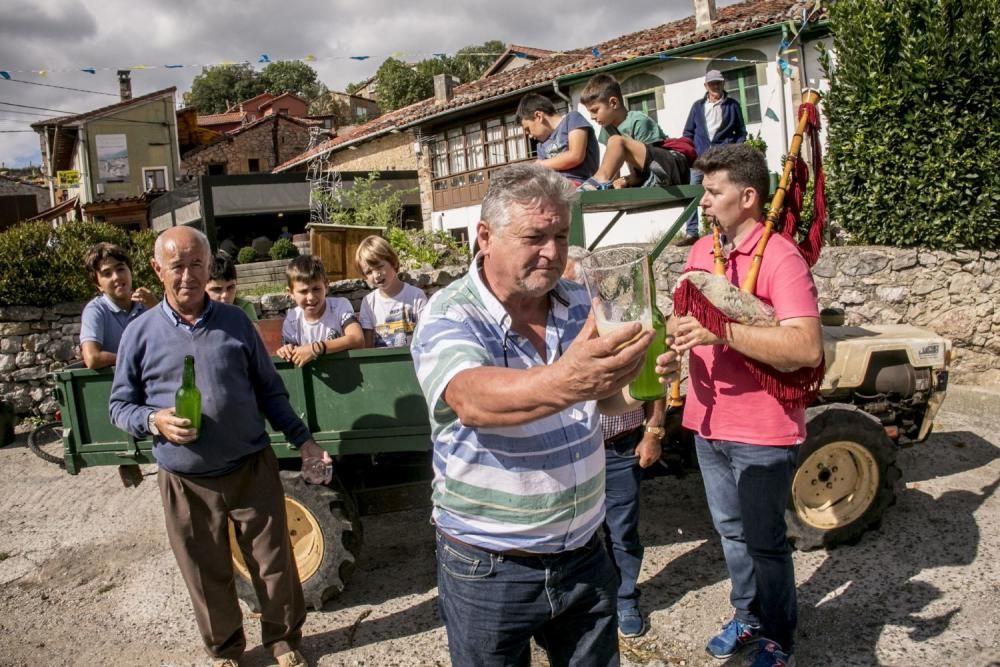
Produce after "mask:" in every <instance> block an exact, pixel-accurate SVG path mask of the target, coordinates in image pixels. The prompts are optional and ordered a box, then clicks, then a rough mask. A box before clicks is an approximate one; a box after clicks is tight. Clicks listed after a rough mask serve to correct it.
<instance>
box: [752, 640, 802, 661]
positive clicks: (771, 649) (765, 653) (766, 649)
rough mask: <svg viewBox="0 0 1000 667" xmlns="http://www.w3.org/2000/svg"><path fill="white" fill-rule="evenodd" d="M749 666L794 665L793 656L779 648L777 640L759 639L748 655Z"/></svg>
mask: <svg viewBox="0 0 1000 667" xmlns="http://www.w3.org/2000/svg"><path fill="white" fill-rule="evenodd" d="M750 658H751V662H750V663H749V665H750V667H794V665H795V658H793V657H792V655H791V654H790V653H785V652H784V651H782V650H781V646H780V645H778V643H777V642H773V641H771V640H770V639H761V640H760V641H759V642H757V647H756V649H754V652H753V654H752V655H751V656H750Z"/></svg>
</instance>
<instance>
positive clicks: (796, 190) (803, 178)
mask: <svg viewBox="0 0 1000 667" xmlns="http://www.w3.org/2000/svg"><path fill="white" fill-rule="evenodd" d="M818 102H819V93H817V92H816V91H814V90H807V91H806V92H805V95H804V97H803V102H802V104H800V105H799V112H798V119H799V120H798V125H797V127H796V130H795V136H794V137H793V139H792V144H791V147H790V148H789V151H788V155H787V156H786V158H785V164H784V169H783V172H782V175H781V180H780V182H779V184H778V188H777V190H776V191H775V193H774V196H773V197H772V199H771V206H770V209H769V211H768V214H767V218H766V221H765V223H764V231H763V233H762V234H761V237H760V240H759V241H758V243H757V246H756V248H755V249H754V254H753V258H752V260H751V265H750V270H749V271H748V272H747V276H746V278H745V279H744V281H743V284H742V285H741V286H740V287H739V288H737V287H736V286H735V285H733V284H732V283H731V282H730V281H729V279H728V278H727V277H726V276H725V268H726V260H725V258H724V257H723V253H722V244H721V238H720V230H719V225H718V224H713V226H712V227H713V229H712V236H713V242H714V244H713V256H714V263H713V271H712V272H711V273H709V272H707V271H689V272H687V273H685V274H684V275H682V276H681V277H680V279H679V280H678V283H677V287H676V289H675V290H674V315H692V316H693V317H694V318H695V319H697V320H698V322H700V323H701V325H702V326H703V327H705V328H706V329H708V330H709V331H711V332H712V333H714V334H715V335H716V336H718V337H719V338H722V339H725V338H726V333H727V332H726V329H727V327H728V325H729V324H731V323H738V324H745V325H748V326H758V327H771V326H778V320H777V318H776V317H775V314H774V309H773V308H771V306H769V305H768V304H766V303H764V302H763V301H761V300H760V299H758V298H757V297H756V296H754V290H755V288H756V285H757V276H758V275H759V274H760V267H761V263H762V261H763V259H764V249H765V248H766V247H767V242H768V239H770V237H771V235H772V234H773V233H774V230H775V228H776V227H777V223H778V220H779V218H781V219H782V226H781V228H780V231H779V233H780V234H782V235H784V236H785V237H787V238H788V239H789V240H790V241H792V243H795V245H796V246H798V248H799V251H800V252H801V253H802V256H803V257H804V258H805V260H806V262H808V264H809V266H812V265H813V264H815V263H816V260H818V259H819V253H820V247H821V245H822V241H823V224H824V221H825V219H826V200H825V196H824V185H825V182H824V177H823V163H822V155H821V153H820V140H819V112H818V110H817V108H816V104H817V103H818ZM806 134H808V135H809V138H810V148H811V150H810V153H811V156H810V157H811V159H812V173H813V178H814V188H813V214H812V219H811V220H810V223H809V227H808V230H806V231H805V233H804V236H803V239H802V241H801V242H798V241H797V240H796V235H797V232H798V230H799V227H800V218H801V215H802V203H803V199H804V196H805V191H806V188H807V186H808V183H809V171H810V169H809V165H807V164H806V162H805V161H804V160H802V159H800V158H799V152H800V150H801V148H802V142H803V140H804V137H805V135H806ZM743 360H744V363H745V364H746V368H747V371H748V372H749V373H750V375H751V376H752V377H753V378H754V379H755V380H757V382H759V383H760V385H761V387H762V388H763V389H764V391H766V392H767V393H768V394H770V395H771V396H773V397H774V398H776V399H777V400H778V401H779V402H780V403H782V404H783V405H785V406H786V407H789V408H796V407H803V406H806V405H809V404H810V403H812V402H813V400H815V398H816V396H817V394H818V393H819V388H820V385H821V384H822V382H823V374H824V372H825V368H824V364H820V365H819V366H818V367H817V368H798V369H788V370H786V369H779V368H775V367H773V366H770V365H768V364H765V363H763V362H760V361H757V360H755V359H750V358H749V357H746V356H744V357H743ZM670 398H671V400H670V404H671V405H678V404H679V403H680V402H681V401H680V381H675V382H674V383H673V386H672V387H671V397H670Z"/></svg>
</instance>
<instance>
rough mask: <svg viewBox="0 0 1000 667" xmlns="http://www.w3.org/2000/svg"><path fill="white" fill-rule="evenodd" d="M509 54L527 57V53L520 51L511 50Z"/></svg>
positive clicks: (516, 56)
mask: <svg viewBox="0 0 1000 667" xmlns="http://www.w3.org/2000/svg"><path fill="white" fill-rule="evenodd" d="M511 55H512V56H514V57H515V58H527V57H528V54H527V53H521V52H520V51H511Z"/></svg>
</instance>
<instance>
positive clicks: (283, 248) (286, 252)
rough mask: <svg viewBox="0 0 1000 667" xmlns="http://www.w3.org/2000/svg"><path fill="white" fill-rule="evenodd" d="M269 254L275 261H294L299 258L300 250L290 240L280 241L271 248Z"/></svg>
mask: <svg viewBox="0 0 1000 667" xmlns="http://www.w3.org/2000/svg"><path fill="white" fill-rule="evenodd" d="M268 254H269V255H271V259H273V260H279V259H292V258H294V257H298V256H299V248H298V246H297V245H295V244H294V243H292V242H291V241H289V240H288V239H278V240H277V241H275V242H274V245H272V246H271V250H270V252H269V253H268Z"/></svg>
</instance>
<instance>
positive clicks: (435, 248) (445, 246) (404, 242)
mask: <svg viewBox="0 0 1000 667" xmlns="http://www.w3.org/2000/svg"><path fill="white" fill-rule="evenodd" d="M386 240H387V241H389V245H390V246H392V249H393V250H395V251H396V254H397V255H399V261H400V265H401V266H404V267H408V268H420V267H421V266H423V265H424V264H428V265H430V266H431V267H433V268H435V269H436V268H438V267H440V266H457V265H464V264H468V263H469V259H470V256H469V249H468V248H467V247H466V246H465V244H463V243H461V242H459V241H456V240H455V239H454V238H452V237H451V235H450V234H448V233H447V232H442V231H438V232H431V233H428V232H424V231H420V230H414V229H400V228H398V227H390V228H389V230H388V231H387V233H386Z"/></svg>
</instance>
